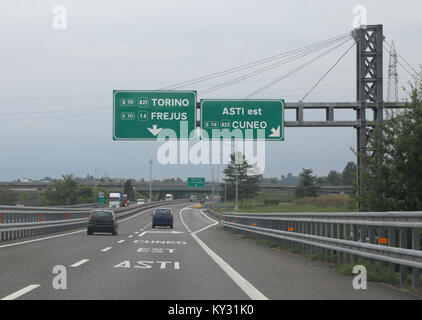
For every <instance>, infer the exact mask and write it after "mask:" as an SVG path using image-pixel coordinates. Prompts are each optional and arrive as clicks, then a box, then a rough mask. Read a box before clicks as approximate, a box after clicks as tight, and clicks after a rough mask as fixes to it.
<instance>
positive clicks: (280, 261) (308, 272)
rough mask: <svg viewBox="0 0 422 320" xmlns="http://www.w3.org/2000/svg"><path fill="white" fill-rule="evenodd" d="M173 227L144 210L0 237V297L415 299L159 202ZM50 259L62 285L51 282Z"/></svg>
mask: <svg viewBox="0 0 422 320" xmlns="http://www.w3.org/2000/svg"><path fill="white" fill-rule="evenodd" d="M168 206H169V207H171V208H172V210H173V214H174V229H173V230H171V229H168V228H155V229H152V228H151V215H150V213H151V212H152V211H153V210H154V209H150V210H147V211H144V212H141V213H138V214H135V215H133V216H130V217H127V218H124V219H122V220H121V221H120V222H119V235H117V236H112V235H108V234H95V235H92V236H88V235H87V234H86V230H85V229H83V230H74V231H68V232H63V233H60V234H54V235H47V236H43V237H40V238H32V239H24V240H22V239H21V240H17V241H13V242H3V243H0V262H1V263H0V299H1V298H3V299H43V300H44V299H153V300H158V299H159V300H167V299H175V300H199V299H206V300H208V299H217V300H220V299H221V300H233V299H235V300H247V299H261V300H262V299H271V300H272V299H415V298H416V297H414V296H413V295H410V294H407V293H403V292H399V291H397V290H395V289H393V288H391V287H389V286H388V285H385V284H379V283H373V282H368V288H367V290H354V289H353V287H352V277H351V276H343V275H340V274H338V273H337V272H336V271H335V269H334V268H331V267H329V266H327V265H324V264H321V263H317V262H312V261H309V260H305V259H304V258H302V257H298V256H295V255H290V254H287V253H284V252H280V251H278V250H275V249H272V248H269V247H265V246H261V245H258V244H256V243H255V242H254V241H250V240H246V239H243V238H241V237H239V236H237V235H236V234H234V233H233V232H230V231H228V230H226V229H225V228H224V227H223V226H221V225H220V224H218V223H217V222H216V221H215V220H213V219H212V218H210V217H207V216H206V215H205V214H204V213H203V211H202V210H201V209H194V208H192V204H188V203H182V204H181V203H179V204H172V205H167V206H166V205H164V207H168ZM57 265H61V266H64V267H65V268H66V273H67V274H66V279H67V288H66V289H55V288H54V287H53V280H54V278H55V277H57V276H58V274H54V273H53V268H54V267H55V266H57Z"/></svg>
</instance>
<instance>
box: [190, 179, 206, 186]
mask: <svg viewBox="0 0 422 320" xmlns="http://www.w3.org/2000/svg"><path fill="white" fill-rule="evenodd" d="M188 187H205V178H192V177H190V178H188Z"/></svg>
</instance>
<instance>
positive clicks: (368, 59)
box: [353, 25, 384, 211]
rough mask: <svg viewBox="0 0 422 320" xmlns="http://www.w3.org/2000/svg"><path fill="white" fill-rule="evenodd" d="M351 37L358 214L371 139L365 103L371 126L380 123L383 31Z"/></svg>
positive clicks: (372, 28)
mask: <svg viewBox="0 0 422 320" xmlns="http://www.w3.org/2000/svg"><path fill="white" fill-rule="evenodd" d="M353 37H354V39H355V41H356V59H357V60H356V80H357V86H356V89H357V92H356V101H357V102H358V108H357V109H356V120H357V121H356V122H357V126H356V130H357V139H356V145H357V150H356V151H357V175H356V178H357V193H358V204H357V205H358V210H359V211H360V209H361V203H360V201H359V198H360V193H361V190H362V181H361V180H362V179H361V174H362V169H364V168H365V163H364V161H363V159H362V155H364V154H367V152H368V151H369V150H368V145H369V143H370V141H371V139H373V129H372V128H371V127H369V126H368V120H367V118H366V109H367V107H368V103H373V104H374V106H373V107H372V110H373V114H374V120H373V121H374V122H375V123H377V122H381V121H383V113H384V110H383V104H384V102H383V65H382V63H383V41H384V35H383V27H382V25H368V26H365V27H361V28H358V29H355V30H354V31H353Z"/></svg>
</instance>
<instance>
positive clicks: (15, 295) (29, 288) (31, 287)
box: [1, 284, 40, 300]
mask: <svg viewBox="0 0 422 320" xmlns="http://www.w3.org/2000/svg"><path fill="white" fill-rule="evenodd" d="M39 286H40V284H31V285H29V286H27V287H25V288H23V289H20V290H18V291H16V292H14V293H12V294H9V295H8V296H6V297H4V298H2V299H1V300H15V299H16V298H19V297H20V296H23V295H24V294H25V293H28V292H29V291H32V290H34V289H36V288H38V287H39Z"/></svg>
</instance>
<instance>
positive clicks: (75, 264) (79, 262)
mask: <svg viewBox="0 0 422 320" xmlns="http://www.w3.org/2000/svg"><path fill="white" fill-rule="evenodd" d="M88 261H89V259H82V260H81V261H78V262H76V263H74V264H72V265H71V267H73V268H76V267H79V266H80V265H81V264H84V263H85V262H88Z"/></svg>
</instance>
